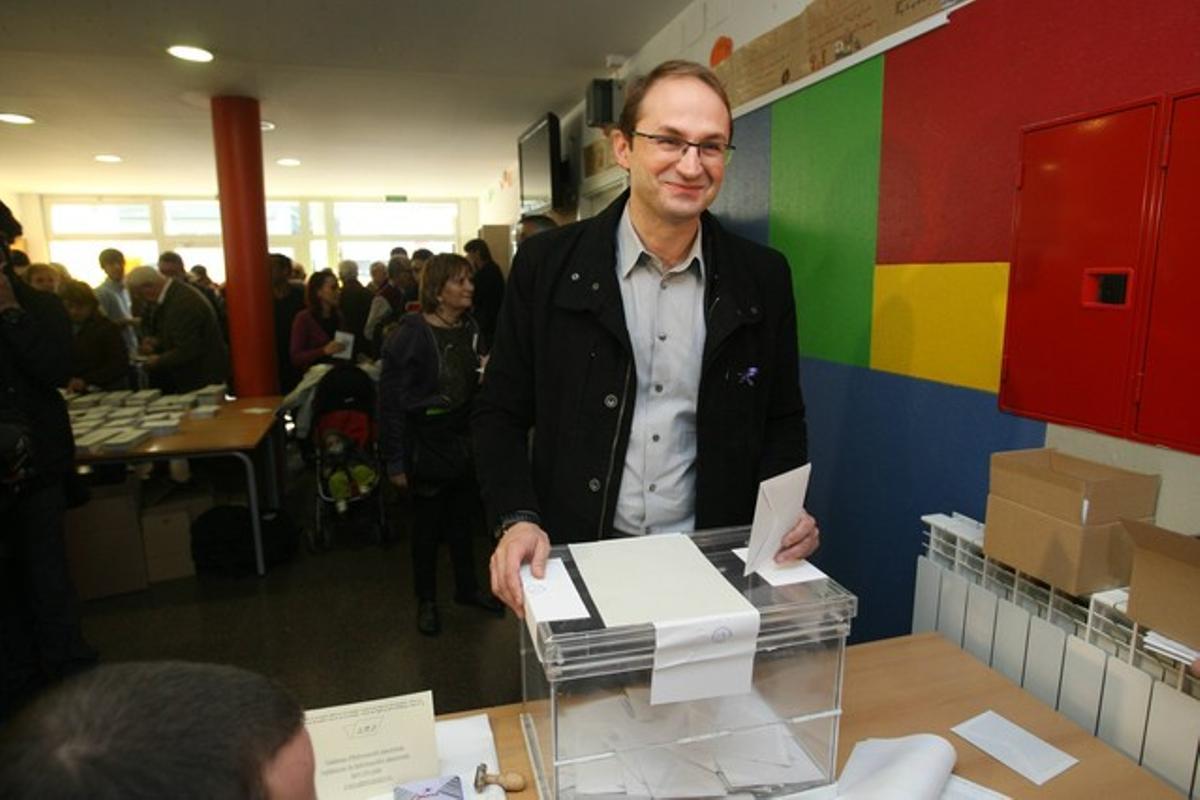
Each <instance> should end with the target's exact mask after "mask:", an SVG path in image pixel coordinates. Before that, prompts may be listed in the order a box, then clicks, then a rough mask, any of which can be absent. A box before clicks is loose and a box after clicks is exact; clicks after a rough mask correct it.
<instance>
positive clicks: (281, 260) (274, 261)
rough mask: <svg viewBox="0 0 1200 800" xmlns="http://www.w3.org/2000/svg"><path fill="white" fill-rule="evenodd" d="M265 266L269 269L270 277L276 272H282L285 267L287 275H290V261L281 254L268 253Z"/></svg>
mask: <svg viewBox="0 0 1200 800" xmlns="http://www.w3.org/2000/svg"><path fill="white" fill-rule="evenodd" d="M267 266H268V267H270V268H271V274H272V275H273V274H275V272H276V271H280V270H282V269H283V268H284V267H285V266H286V267H287V271H288V273H291V271H292V260H291V259H290V258H288V257H287V256H285V255H284V254H283V253H269V254H268V255H267Z"/></svg>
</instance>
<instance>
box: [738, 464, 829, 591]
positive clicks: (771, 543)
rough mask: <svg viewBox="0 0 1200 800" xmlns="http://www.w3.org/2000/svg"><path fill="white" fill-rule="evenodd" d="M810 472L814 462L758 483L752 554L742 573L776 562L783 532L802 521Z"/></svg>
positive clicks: (752, 528)
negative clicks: (774, 560) (801, 516)
mask: <svg viewBox="0 0 1200 800" xmlns="http://www.w3.org/2000/svg"><path fill="white" fill-rule="evenodd" d="M811 472H812V465H811V464H805V465H804V466H802V467H797V468H796V469H793V470H789V471H788V472H784V473H783V474H781V475H776V476H775V477H774V478H768V479H767V480H765V481H763V482H762V483H760V484H759V485H758V500H757V501H756V502H755V504H754V522H753V523H751V525H750V547H749V551H750V556H749V558H747V559H746V568H745V570H743V572H742V575H749V574H750V573H752V572H758V571H759V570H760V569H761V568H762V567H763V566H764V565H766V564H768V563H773V559H774V557H775V554H776V553H778V552H779V543H780V542H781V541H782V540H783V535H784V534H785V533H787V532H788V531H790V530H791V529H792V526H794V525H795V524H796V523H797V522H799V521H800V515H801V514H802V513H803V512H804V496H805V495H806V494H807V493H808V477H809V475H810V474H811Z"/></svg>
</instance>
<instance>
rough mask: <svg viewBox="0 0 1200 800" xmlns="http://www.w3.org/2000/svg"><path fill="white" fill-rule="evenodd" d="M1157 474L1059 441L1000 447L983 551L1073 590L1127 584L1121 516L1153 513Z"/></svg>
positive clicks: (1128, 561) (1129, 558) (1127, 547)
mask: <svg viewBox="0 0 1200 800" xmlns="http://www.w3.org/2000/svg"><path fill="white" fill-rule="evenodd" d="M1158 485H1159V477H1158V476H1157V475H1144V474H1142V473H1139V472H1130V471H1129V470H1124V469H1117V468H1116V467H1110V466H1107V465H1104V464H1098V463H1096V462H1094V461H1087V460H1085V459H1082V458H1075V457H1074V456H1069V455H1067V454H1065V453H1060V452H1058V451H1057V450H1053V449H1038V450H1014V451H1011V452H1005V453H994V454H993V455H992V464H991V485H990V487H989V494H988V504H987V529H986V535H985V537H984V545H983V549H984V552H985V553H987V555H988V556H989V557H990V558H994V559H996V560H997V561H1000V562H1002V563H1004V564H1007V565H1009V566H1010V567H1013V568H1015V569H1017V570H1020V571H1021V572H1023V573H1026V574H1028V575H1032V576H1034V577H1035V578H1039V579H1040V580H1043V581H1045V582H1046V583H1048V584H1050V585H1051V586H1053V587H1055V588H1056V589H1059V590H1061V591H1064V592H1067V593H1069V594H1073V595H1083V594H1090V593H1092V592H1097V591H1100V590H1102V589H1111V588H1114V587H1117V586H1128V585H1129V576H1130V571H1131V569H1132V566H1133V546H1132V543H1131V541H1130V539H1129V537H1128V536H1127V535H1126V533H1125V528H1124V526H1122V524H1121V520H1122V519H1123V518H1124V519H1132V520H1139V521H1145V522H1152V521H1153V520H1154V511H1155V507H1156V505H1157V504H1158Z"/></svg>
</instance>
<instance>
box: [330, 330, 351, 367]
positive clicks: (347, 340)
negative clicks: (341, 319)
mask: <svg viewBox="0 0 1200 800" xmlns="http://www.w3.org/2000/svg"><path fill="white" fill-rule="evenodd" d="M333 340H334V341H335V342H341V343H342V344H344V345H345V347H343V348H342V349H341V350H339V351H337V352H336V353H334V354H333V357H334V358H340V359H342V360H343V361H349V360H350V359H351V358H352V357H353V356H354V334H353V333H351V332H350V331H334V334H333Z"/></svg>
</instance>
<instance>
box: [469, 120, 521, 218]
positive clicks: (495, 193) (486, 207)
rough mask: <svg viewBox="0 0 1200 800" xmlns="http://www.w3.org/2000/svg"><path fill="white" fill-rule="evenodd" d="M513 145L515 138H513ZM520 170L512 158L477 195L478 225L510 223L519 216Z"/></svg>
mask: <svg viewBox="0 0 1200 800" xmlns="http://www.w3.org/2000/svg"><path fill="white" fill-rule="evenodd" d="M513 142H514V145H515V143H516V140H515V139H514V140H513ZM520 176H521V172H520V169H519V168H518V165H517V162H516V160H515V159H514V160H513V162H512V163H511V164H509V166H508V167H507V168H506V169H505V171H504V173H503V174H501V175H497V176H496V177H495V179H494V180H493V181H492V183H491V184H490V185H489V186H488V188H487V189H486V190H485V191H484V193H483V194H482V195H480V196H479V224H480V225H511V224H513V223H514V222H516V221H517V220H518V219H520V218H521V186H520V182H521V178H520Z"/></svg>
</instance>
